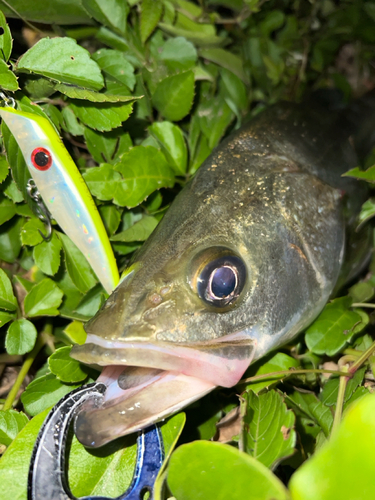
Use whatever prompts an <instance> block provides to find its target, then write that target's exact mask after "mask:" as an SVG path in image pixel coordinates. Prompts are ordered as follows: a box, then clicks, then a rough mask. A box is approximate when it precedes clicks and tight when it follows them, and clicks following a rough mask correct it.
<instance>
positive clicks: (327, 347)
mask: <svg viewBox="0 0 375 500" xmlns="http://www.w3.org/2000/svg"><path fill="white" fill-rule="evenodd" d="M351 302H352V301H351V298H350V297H341V298H338V299H335V300H333V301H332V302H330V303H329V304H327V305H326V306H325V308H324V309H323V311H322V312H321V313H320V315H319V316H318V318H317V319H316V320H315V321H314V323H313V324H312V325H311V326H310V327H309V328H308V329H307V331H306V334H305V341H306V344H307V347H308V348H309V349H310V351H312V352H314V353H315V354H328V356H334V355H335V354H337V353H338V352H340V350H341V349H342V348H343V347H344V346H345V344H346V343H347V342H349V341H350V340H351V338H352V337H353V335H355V334H356V333H358V332H360V331H361V330H363V328H364V327H365V326H366V324H367V323H368V318H367V319H366V317H364V318H363V317H362V315H360V314H359V313H358V312H355V310H354V311H353V310H351V309H349V307H350V305H351Z"/></svg>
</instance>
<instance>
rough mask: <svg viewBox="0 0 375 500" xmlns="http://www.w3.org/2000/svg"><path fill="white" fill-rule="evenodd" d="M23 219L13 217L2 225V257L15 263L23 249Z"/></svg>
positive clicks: (0, 245)
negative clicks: (21, 236)
mask: <svg viewBox="0 0 375 500" xmlns="http://www.w3.org/2000/svg"><path fill="white" fill-rule="evenodd" d="M22 224H23V221H22V219H21V218H19V217H13V219H12V220H10V221H8V222H6V223H5V224H3V225H2V226H1V227H0V259H2V260H5V262H9V263H13V262H14V261H15V260H16V258H17V257H18V255H19V253H20V250H21V238H20V232H21V226H22Z"/></svg>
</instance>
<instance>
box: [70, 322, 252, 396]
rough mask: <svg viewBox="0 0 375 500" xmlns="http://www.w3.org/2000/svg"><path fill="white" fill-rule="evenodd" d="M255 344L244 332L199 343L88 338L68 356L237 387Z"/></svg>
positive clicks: (88, 362) (90, 361)
mask: <svg viewBox="0 0 375 500" xmlns="http://www.w3.org/2000/svg"><path fill="white" fill-rule="evenodd" d="M256 344H257V341H256V340H255V339H254V338H250V337H249V335H247V334H246V333H244V331H240V332H236V333H233V334H230V335H226V336H224V337H221V338H219V339H214V340H210V341H206V342H201V343H198V342H197V343H190V344H188V343H175V342H166V341H149V340H148V341H146V340H145V341H140V340H138V339H137V341H133V340H131V339H129V340H128V339H127V340H125V341H119V340H116V341H112V340H105V339H103V338H101V337H99V336H97V335H94V334H88V335H87V340H86V343H85V344H84V345H83V346H79V345H75V346H74V347H73V349H72V351H71V356H72V357H73V358H75V359H77V360H78V361H81V362H84V363H87V364H96V365H100V366H108V365H125V366H140V367H147V368H156V369H160V370H163V371H169V372H179V373H181V374H183V375H187V376H191V377H194V378H198V379H201V380H205V381H206V382H209V383H212V384H214V385H215V386H217V385H219V386H223V387H232V386H234V385H235V384H237V383H238V381H239V380H240V378H241V377H242V375H243V373H244V372H245V370H246V369H247V367H248V366H249V364H250V362H251V361H252V359H253V357H254V353H255V350H256Z"/></svg>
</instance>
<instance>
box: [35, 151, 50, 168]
mask: <svg viewBox="0 0 375 500" xmlns="http://www.w3.org/2000/svg"><path fill="white" fill-rule="evenodd" d="M35 163H36V164H37V165H38V167H45V166H46V165H47V163H48V156H47V155H46V153H43V151H39V153H37V154H36V155H35Z"/></svg>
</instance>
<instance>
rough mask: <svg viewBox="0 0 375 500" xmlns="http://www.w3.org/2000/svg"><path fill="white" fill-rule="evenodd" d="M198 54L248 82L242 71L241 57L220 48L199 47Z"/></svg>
mask: <svg viewBox="0 0 375 500" xmlns="http://www.w3.org/2000/svg"><path fill="white" fill-rule="evenodd" d="M199 55H200V56H201V57H203V58H204V59H207V60H208V61H211V62H214V63H216V64H218V65H219V66H222V67H223V68H225V69H227V70H229V71H231V72H232V73H233V74H234V75H236V76H237V77H238V78H239V79H240V80H242V81H243V82H244V83H248V78H247V76H246V74H245V72H244V69H243V68H244V63H243V61H242V59H241V58H240V57H238V56H236V55H235V54H233V53H232V52H229V51H227V50H224V49H220V48H212V49H201V50H200V51H199Z"/></svg>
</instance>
